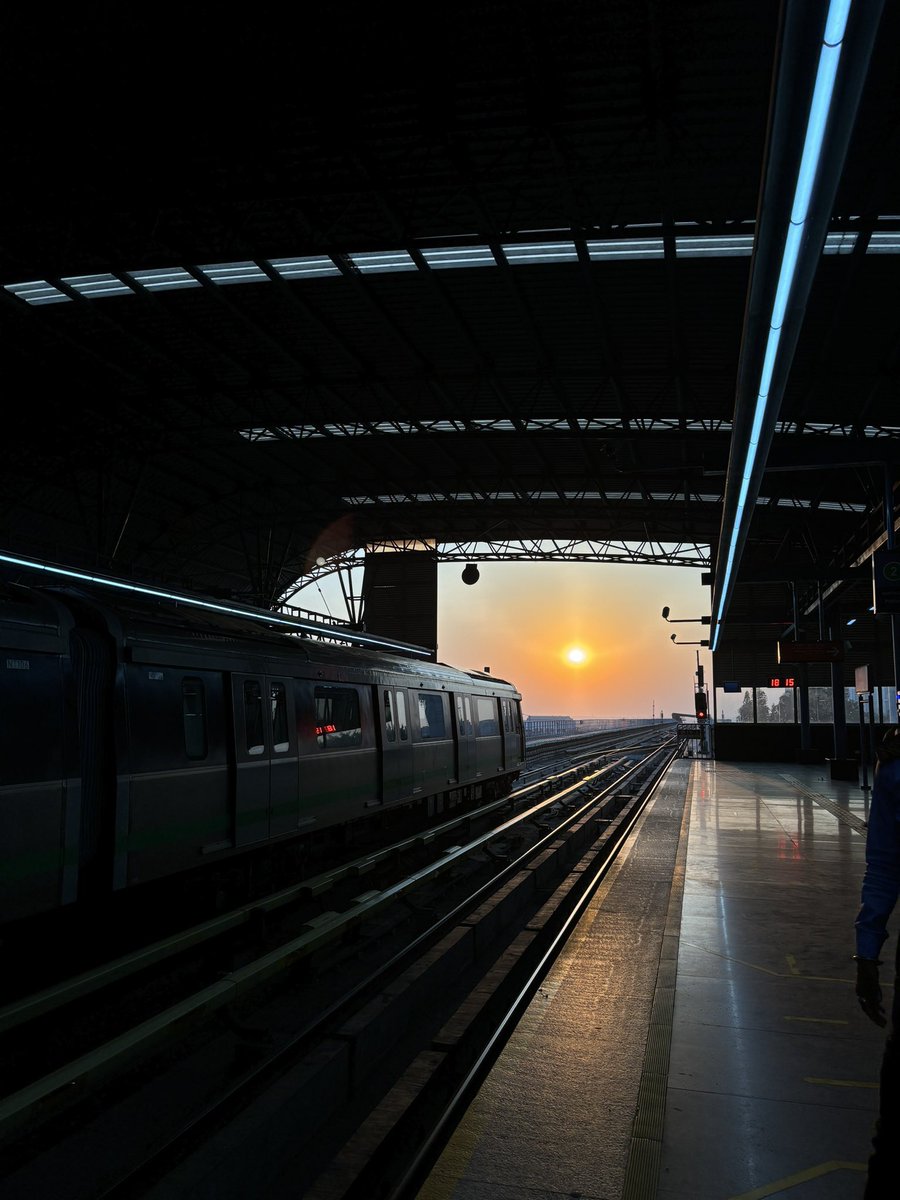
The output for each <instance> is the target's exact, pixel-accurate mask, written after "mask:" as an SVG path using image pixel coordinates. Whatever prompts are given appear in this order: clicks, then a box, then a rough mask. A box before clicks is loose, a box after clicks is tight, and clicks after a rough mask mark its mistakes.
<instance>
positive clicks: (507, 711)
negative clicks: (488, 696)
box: [500, 700, 513, 733]
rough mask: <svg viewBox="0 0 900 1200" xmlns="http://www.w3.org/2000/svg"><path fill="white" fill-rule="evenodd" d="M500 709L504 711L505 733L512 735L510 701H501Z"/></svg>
mask: <svg viewBox="0 0 900 1200" xmlns="http://www.w3.org/2000/svg"><path fill="white" fill-rule="evenodd" d="M500 707H501V709H502V710H503V732H504V733H512V731H513V723H512V713H511V712H510V703H509V701H508V700H501V701H500Z"/></svg>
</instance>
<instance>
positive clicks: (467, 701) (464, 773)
mask: <svg viewBox="0 0 900 1200" xmlns="http://www.w3.org/2000/svg"><path fill="white" fill-rule="evenodd" d="M474 777H475V723H474V720H473V717H472V697H471V696H463V695H461V694H460V693H459V692H457V693H456V778H457V780H458V781H459V782H460V783H465V782H466V781H467V780H470V779H473V778H474Z"/></svg>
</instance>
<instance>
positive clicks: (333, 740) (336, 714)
mask: <svg viewBox="0 0 900 1200" xmlns="http://www.w3.org/2000/svg"><path fill="white" fill-rule="evenodd" d="M316 741H317V742H318V744H319V745H320V746H321V747H322V748H323V749H326V750H346V749H347V748H348V747H352V746H360V745H362V727H361V725H360V719H359V693H358V692H356V691H354V690H353V689H351V688H335V687H317V688H316Z"/></svg>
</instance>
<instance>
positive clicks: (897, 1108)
mask: <svg viewBox="0 0 900 1200" xmlns="http://www.w3.org/2000/svg"><path fill="white" fill-rule="evenodd" d="M898 984H900V939H898V942H897V957H896V963H895V968H894V998H893V1002H892V1004H891V1018H890V1024H889V1026H888V1036H887V1041H886V1042H885V1044H884V1055H883V1057H882V1060H881V1075H880V1079H879V1085H878V1086H879V1091H878V1119H877V1120H876V1122H875V1133H874V1136H873V1137H872V1154H871V1156H870V1158H869V1170H868V1175H867V1178H866V1190H865V1192H864V1193H863V1200H886V1198H888V1197H889V1198H890V1200H896V1197H897V1195H898V1191H900V987H898Z"/></svg>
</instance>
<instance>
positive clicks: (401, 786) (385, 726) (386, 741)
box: [379, 687, 413, 804]
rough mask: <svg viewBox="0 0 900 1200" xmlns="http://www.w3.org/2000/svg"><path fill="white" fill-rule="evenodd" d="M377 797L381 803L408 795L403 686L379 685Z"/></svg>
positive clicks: (409, 779) (409, 752) (410, 782)
mask: <svg viewBox="0 0 900 1200" xmlns="http://www.w3.org/2000/svg"><path fill="white" fill-rule="evenodd" d="M379 705H380V711H381V749H382V755H381V799H382V802H383V803H384V804H390V803H391V802H392V801H394V800H401V799H403V798H404V797H406V796H411V795H412V791H413V757H412V743H411V742H410V738H409V715H408V711H407V696H406V688H390V687H388V688H382V689H381V694H380V696H379Z"/></svg>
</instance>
